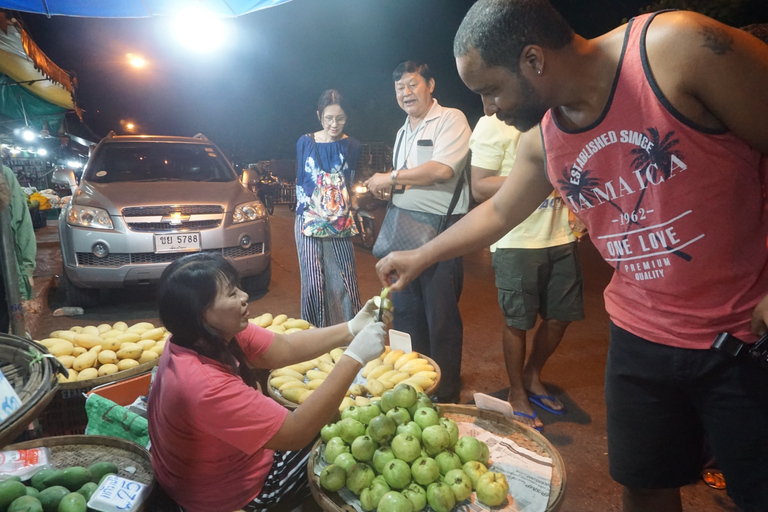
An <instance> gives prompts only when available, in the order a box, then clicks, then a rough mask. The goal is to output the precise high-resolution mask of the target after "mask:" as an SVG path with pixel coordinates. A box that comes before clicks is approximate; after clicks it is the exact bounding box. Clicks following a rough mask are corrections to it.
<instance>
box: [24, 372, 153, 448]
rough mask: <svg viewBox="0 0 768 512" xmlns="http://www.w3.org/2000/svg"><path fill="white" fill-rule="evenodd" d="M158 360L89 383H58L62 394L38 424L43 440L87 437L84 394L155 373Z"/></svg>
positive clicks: (85, 381) (42, 415) (59, 392)
mask: <svg viewBox="0 0 768 512" xmlns="http://www.w3.org/2000/svg"><path fill="white" fill-rule="evenodd" d="M158 361H159V358H158V359H154V360H152V361H149V362H147V363H144V364H140V365H139V366H136V367H134V368H131V369H130V370H123V371H121V372H117V373H113V374H112V375H105V376H103V377H97V378H95V379H90V380H80V381H75V382H61V383H59V390H58V392H57V393H56V394H55V396H54V397H53V399H52V400H51V401H50V402H51V403H50V405H49V406H48V407H47V408H46V409H45V410H44V411H43V412H42V414H40V418H39V423H40V428H42V430H43V435H44V436H62V435H72V434H83V433H85V427H86V425H87V424H88V416H87V415H86V413H85V399H86V397H85V393H87V392H89V391H90V390H92V389H93V388H94V387H96V386H100V385H102V384H107V383H111V382H118V381H121V380H124V379H128V378H130V377H134V376H136V375H141V374H142V373H146V372H149V371H152V368H154V367H155V366H157V363H158Z"/></svg>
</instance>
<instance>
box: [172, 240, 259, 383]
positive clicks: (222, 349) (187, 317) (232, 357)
mask: <svg viewBox="0 0 768 512" xmlns="http://www.w3.org/2000/svg"><path fill="white" fill-rule="evenodd" d="M239 282H240V277H239V276H238V274H237V270H235V268H234V267H233V266H232V264H231V263H230V262H229V261H227V260H226V259H225V258H224V257H223V256H221V255H220V254H215V253H205V252H203V253H196V254H191V255H189V256H183V257H181V258H179V259H177V260H176V261H174V262H173V263H171V264H170V265H169V266H168V267H167V268H166V269H165V270H164V271H163V274H162V276H161V277H160V286H159V288H158V292H157V305H158V310H159V312H160V321H162V322H163V325H164V326H165V328H166V329H168V331H170V333H171V334H172V336H171V337H170V342H171V343H175V344H176V345H179V346H182V347H185V348H188V349H190V350H194V351H195V352H197V353H198V354H200V355H201V356H205V357H209V358H211V359H214V360H216V361H219V362H220V363H222V364H225V365H227V366H229V367H230V368H232V370H233V372H234V373H237V374H239V375H240V377H241V378H242V379H243V381H245V383H246V384H248V385H249V386H252V387H254V388H255V387H256V382H257V379H256V376H255V375H254V372H253V371H252V370H251V369H250V368H249V366H248V364H247V360H246V357H245V353H244V352H243V349H242V348H241V347H240V344H239V343H238V342H237V340H235V339H234V338H233V339H231V340H225V339H223V338H221V337H220V336H219V334H218V332H216V331H215V330H214V329H212V328H211V327H209V326H208V325H206V324H205V322H204V321H203V312H204V311H205V310H206V309H208V308H209V307H210V306H211V305H212V304H213V302H214V300H216V296H217V295H218V292H219V289H220V288H221V287H222V286H238V285H239Z"/></svg>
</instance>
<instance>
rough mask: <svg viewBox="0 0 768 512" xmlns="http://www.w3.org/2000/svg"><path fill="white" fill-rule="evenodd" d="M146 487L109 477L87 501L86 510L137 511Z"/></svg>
mask: <svg viewBox="0 0 768 512" xmlns="http://www.w3.org/2000/svg"><path fill="white" fill-rule="evenodd" d="M146 492H147V486H146V485H144V484H140V483H139V482H134V481H133V480H128V479H127V478H122V477H119V476H117V475H109V476H108V477H106V478H105V479H104V481H103V482H101V485H99V487H98V488H97V489H96V491H95V492H94V493H93V495H92V496H91V499H90V500H88V508H92V509H93V510H98V511H99V512H119V511H131V510H138V509H139V507H140V506H141V504H142V502H143V501H144V498H145V495H146Z"/></svg>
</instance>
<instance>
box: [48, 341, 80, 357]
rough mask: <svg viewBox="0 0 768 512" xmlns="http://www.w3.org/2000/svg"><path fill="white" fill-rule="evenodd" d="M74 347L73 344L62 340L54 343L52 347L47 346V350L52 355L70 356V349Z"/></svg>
mask: <svg viewBox="0 0 768 512" xmlns="http://www.w3.org/2000/svg"><path fill="white" fill-rule="evenodd" d="M74 349H75V346H74V345H73V344H72V343H70V342H68V341H62V342H60V343H57V344H55V345H54V346H52V347H48V352H50V353H51V354H53V355H54V356H57V357H58V356H71V355H72V351H73V350H74Z"/></svg>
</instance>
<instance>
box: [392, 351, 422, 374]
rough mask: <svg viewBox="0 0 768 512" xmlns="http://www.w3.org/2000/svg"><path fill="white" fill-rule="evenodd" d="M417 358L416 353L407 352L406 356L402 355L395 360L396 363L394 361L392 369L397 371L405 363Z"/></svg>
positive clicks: (417, 354)
mask: <svg viewBox="0 0 768 512" xmlns="http://www.w3.org/2000/svg"><path fill="white" fill-rule="evenodd" d="M417 357H419V353H418V352H408V353H407V354H403V355H401V356H400V357H398V358H397V361H395V364H394V367H395V370H399V369H400V367H401V366H403V365H404V364H405V363H407V362H408V361H410V360H412V359H416V358H417Z"/></svg>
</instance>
